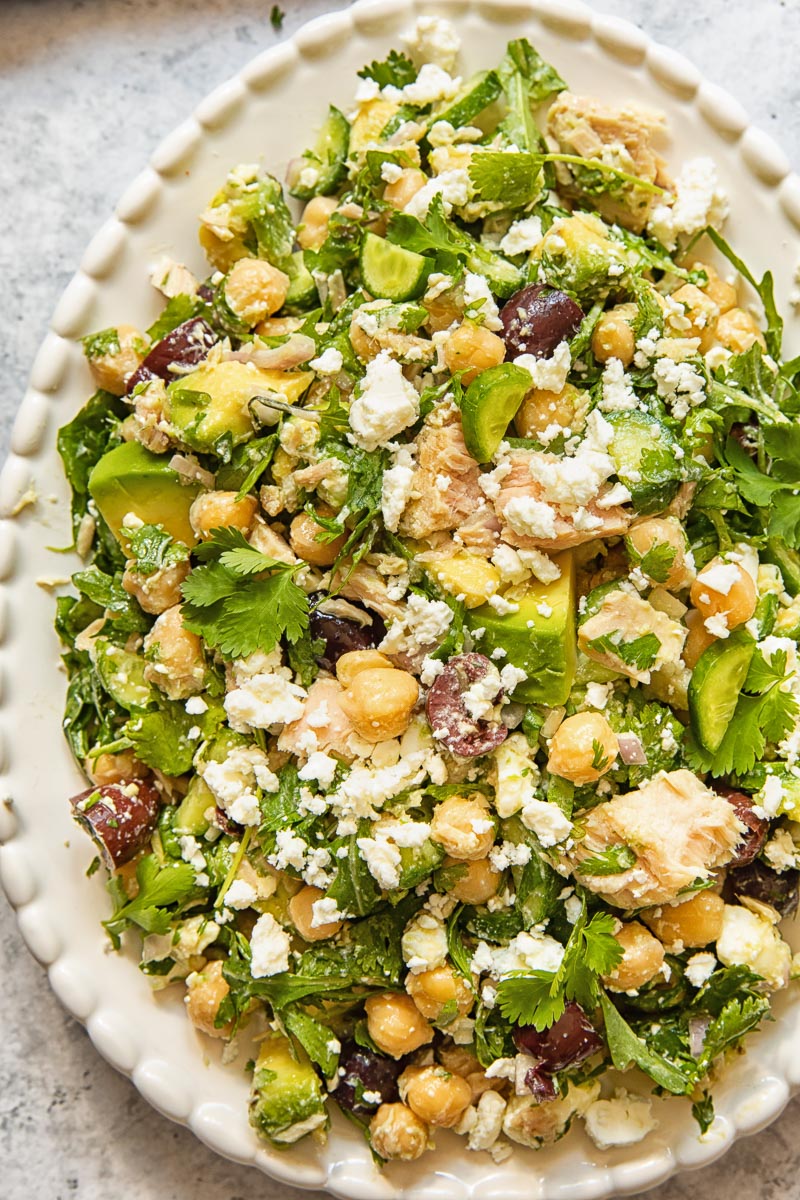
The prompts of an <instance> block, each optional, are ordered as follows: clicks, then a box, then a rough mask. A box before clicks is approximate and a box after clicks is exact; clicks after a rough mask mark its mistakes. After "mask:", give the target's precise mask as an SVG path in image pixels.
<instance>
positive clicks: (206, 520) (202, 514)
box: [189, 492, 258, 538]
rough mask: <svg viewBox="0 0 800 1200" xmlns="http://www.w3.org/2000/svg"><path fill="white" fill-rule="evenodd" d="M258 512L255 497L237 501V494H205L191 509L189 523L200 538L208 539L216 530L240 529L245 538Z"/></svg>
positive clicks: (246, 497) (245, 497) (194, 502)
mask: <svg viewBox="0 0 800 1200" xmlns="http://www.w3.org/2000/svg"><path fill="white" fill-rule="evenodd" d="M257 512H258V501H257V500H256V498H255V496H244V497H243V498H242V499H241V500H237V499H236V492H203V493H202V494H201V495H200V496H198V497H197V499H196V500H195V501H193V503H192V507H191V508H190V509H189V523H190V525H191V526H192V529H193V530H194V531H195V533H196V534H197V536H198V537H201V538H207V537H210V536H211V533H212V531H213V530H215V529H228V528H229V527H231V526H232V527H233V528H234V529H239V530H241V532H242V533H243V534H245V536H246V535H247V534H248V533H249V532H250V530H251V529H252V527H253V522H254V521H255V519H256V513H257Z"/></svg>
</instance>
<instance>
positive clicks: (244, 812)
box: [202, 746, 280, 825]
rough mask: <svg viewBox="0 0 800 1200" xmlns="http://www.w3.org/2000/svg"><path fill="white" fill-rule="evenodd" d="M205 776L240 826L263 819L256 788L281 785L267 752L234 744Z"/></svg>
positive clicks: (206, 769) (265, 789) (209, 766)
mask: <svg viewBox="0 0 800 1200" xmlns="http://www.w3.org/2000/svg"><path fill="white" fill-rule="evenodd" d="M202 776H203V780H204V782H205V783H206V784H207V786H208V787H209V788H210V789H211V791H212V792H213V794H214V796H215V798H216V800H217V802H218V803H219V805H220V807H221V808H222V809H224V810H225V812H226V813H227V814H228V816H229V817H230V818H231V819H232V820H233V821H236V822H237V824H239V825H258V824H260V822H261V809H260V808H259V804H258V795H257V793H256V788H258V789H260V790H261V791H263V792H277V790H278V788H279V786H280V784H279V781H278V777H277V775H274V774H273V772H272V771H271V770H270V767H269V762H268V760H267V756H266V754H265V753H264V751H263V750H260V749H259V748H258V746H236V747H234V749H233V750H231V752H230V754H229V755H228V756H227V758H225V759H224V760H223V761H222V762H219V763H218V762H209V763H206V764H205V766H204V767H203V768H202Z"/></svg>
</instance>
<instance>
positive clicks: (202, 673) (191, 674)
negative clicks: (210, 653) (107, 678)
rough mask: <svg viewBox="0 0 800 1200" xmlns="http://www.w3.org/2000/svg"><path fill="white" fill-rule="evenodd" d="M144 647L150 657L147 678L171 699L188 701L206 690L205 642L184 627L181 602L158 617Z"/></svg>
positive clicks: (145, 674)
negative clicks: (204, 687)
mask: <svg viewBox="0 0 800 1200" xmlns="http://www.w3.org/2000/svg"><path fill="white" fill-rule="evenodd" d="M144 650H145V654H146V656H147V657H148V658H149V659H150V661H149V662H148V664H147V666H146V667H145V669H144V677H145V679H146V680H147V682H148V683H152V684H153V685H154V686H155V687H157V688H159V689H160V690H161V691H162V692H164V694H165V695H166V696H168V697H169V698H170V700H186V699H187V698H188V697H189V696H193V695H195V693H197V692H202V690H203V686H204V683H205V677H206V666H205V659H204V658H203V644H202V642H201V641H200V638H199V637H198V636H197V634H196V633H191V632H190V631H189V630H188V629H184V627H183V613H182V609H181V606H180V604H175V605H173V607H172V608H168V609H167V610H166V612H163V613H162V614H161V616H160V617H158V618H157V619H156V622H155V624H154V625H153V628H152V629H151V630H150V632H149V633H148V635H147V637H146V638H145V639H144Z"/></svg>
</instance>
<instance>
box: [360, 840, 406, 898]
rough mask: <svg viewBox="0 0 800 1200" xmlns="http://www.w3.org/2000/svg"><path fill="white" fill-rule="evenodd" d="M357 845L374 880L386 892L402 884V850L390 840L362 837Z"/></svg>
mask: <svg viewBox="0 0 800 1200" xmlns="http://www.w3.org/2000/svg"><path fill="white" fill-rule="evenodd" d="M356 845H357V846H358V849H359V850H360V852H361V857H362V858H363V859H364V862H365V863H366V864H367V870H368V871H369V873H370V875H371V876H372V878H373V879H374V880H375V881H376V882H377V883H378V884H379V886H380V887H382V888H383V889H384V891H390V890H391V889H392V888H396V887H398V886H399V884H400V850H399V848H398V847H397V846H396V845H395V844H394V842H390V841H389V840H388V838H382V837H377V838H371V837H360V838H357V839H356Z"/></svg>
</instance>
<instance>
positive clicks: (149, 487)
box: [89, 442, 201, 546]
mask: <svg viewBox="0 0 800 1200" xmlns="http://www.w3.org/2000/svg"><path fill="white" fill-rule="evenodd" d="M200 490H201V488H200V485H199V484H198V483H184V482H183V481H182V479H181V477H180V475H179V474H178V472H177V471H174V470H173V469H172V467H171V466H170V465H169V458H168V457H166V456H165V455H159V454H152V453H151V452H150V451H149V450H145V448H144V446H142V445H140V443H139V442H124V443H123V444H122V445H121V446H116V447H115V449H113V450H109V452H108V454H104V455H103V457H102V458H101V459H100V461H99V462H98V464H97V466H96V467H95V468H94V470H93V471H92V473H91V475H90V476H89V492H90V494H91V497H92V499H93V500H94V502H95V504H96V505H97V509H98V512H99V513H100V515H101V516H102V518H103V520H104V521H105V522H106V523H107V525H108V526H109V528H110V529H111V531H112V533H113V534H114V536H115V537H116V538H117V539H118V541H120V542H122V543H123V545H124V544H125V542H126V540H127V539H125V537H124V535H123V533H122V522H123V521H124V519H125V517H126V516H127V514H128V513H133V514H134V516H136V517H138V518H139V520H140V521H143V522H144V523H145V525H161V526H163V528H164V529H166V531H167V533H169V534H170V535H171V536H172V537H173V538H174V539H175V541H177V542H183V543H184V545H186V546H194V544H195V542H196V541H197V537H196V535H195V533H194V530H193V529H192V527H191V525H190V523H189V509H190V508H191V505H192V501H193V500H194V499H195V497H196V496H197V494H198V492H199V491H200Z"/></svg>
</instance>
